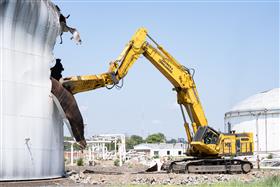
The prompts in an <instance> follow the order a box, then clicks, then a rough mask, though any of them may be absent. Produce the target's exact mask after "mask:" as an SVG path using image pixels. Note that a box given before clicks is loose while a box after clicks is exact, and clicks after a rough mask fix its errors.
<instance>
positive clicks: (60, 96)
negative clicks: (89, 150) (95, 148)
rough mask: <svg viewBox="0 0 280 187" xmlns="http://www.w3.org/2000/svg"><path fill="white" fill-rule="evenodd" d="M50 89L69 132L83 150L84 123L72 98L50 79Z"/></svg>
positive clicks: (60, 85)
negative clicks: (66, 121)
mask: <svg viewBox="0 0 280 187" xmlns="http://www.w3.org/2000/svg"><path fill="white" fill-rule="evenodd" d="M51 81H52V89H51V92H52V93H53V94H54V95H55V97H56V98H57V100H58V101H59V103H60V105H61V107H62V109H63V111H64V113H65V116H66V118H67V119H68V121H69V123H70V126H71V131H72V133H73V135H74V137H75V139H76V141H77V142H78V143H79V144H80V146H81V147H82V148H85V146H86V141H85V137H84V122H83V118H82V115H81V112H80V110H79V108H78V105H77V103H76V100H75V98H74V96H73V95H72V94H71V93H70V92H69V91H68V90H66V89H65V88H64V87H63V86H62V84H61V83H60V82H58V81H57V80H55V79H54V78H51Z"/></svg>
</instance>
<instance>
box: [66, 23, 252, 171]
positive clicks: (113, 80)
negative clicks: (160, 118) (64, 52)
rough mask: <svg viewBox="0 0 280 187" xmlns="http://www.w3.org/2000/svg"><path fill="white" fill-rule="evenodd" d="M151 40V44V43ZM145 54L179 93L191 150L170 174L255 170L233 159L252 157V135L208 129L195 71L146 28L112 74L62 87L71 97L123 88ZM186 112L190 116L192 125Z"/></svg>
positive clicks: (115, 64)
mask: <svg viewBox="0 0 280 187" xmlns="http://www.w3.org/2000/svg"><path fill="white" fill-rule="evenodd" d="M148 39H149V41H151V43H153V45H152V44H150V43H149V42H148ZM141 55H143V56H144V57H146V58H147V59H148V61H150V62H151V63H152V64H153V65H154V66H155V67H156V68H157V69H158V70H159V71H160V72H161V73H162V75H164V76H165V77H166V78H167V80H169V81H170V83H171V84H172V85H173V86H174V88H173V90H174V91H176V92H177V102H178V104H179V105H180V108H181V112H182V116H183V120H184V127H185V131H186V136H187V141H188V144H189V146H188V148H187V150H186V155H187V157H186V158H185V159H182V160H177V161H173V162H171V163H170V164H169V165H168V167H167V171H168V172H185V173H224V172H227V173H232V172H243V173H248V172H250V170H251V169H252V168H253V165H252V163H251V162H249V161H247V160H240V159H234V156H240V155H252V154H253V150H254V147H253V146H254V144H253V134H252V133H234V132H232V133H221V132H218V131H216V130H215V129H213V128H211V127H210V126H208V122H207V119H206V116H205V113H204V111H203V108H202V104H201V102H200V99H199V96H198V92H197V89H196V85H195V82H194V79H193V78H194V70H192V69H190V68H187V67H185V66H183V65H182V64H180V63H178V62H177V60H176V59H175V58H174V57H173V56H172V55H170V54H169V53H168V52H167V51H166V50H165V49H164V48H163V47H162V46H161V45H159V44H158V43H157V42H156V41H155V40H154V39H153V38H152V37H151V36H150V35H149V34H148V33H147V30H146V29H145V28H140V29H139V30H138V31H137V32H136V33H135V35H134V36H133V37H132V38H131V40H130V41H129V43H128V44H127V45H126V46H125V48H124V50H123V51H122V53H121V54H120V56H119V57H118V58H117V59H116V60H114V61H113V62H111V63H110V66H109V71H108V72H106V73H102V74H98V75H82V76H73V77H67V78H64V79H63V82H62V84H63V86H64V87H65V88H66V89H67V90H69V91H70V92H71V93H72V94H76V93H80V92H85V91H90V90H94V89H97V88H102V87H107V88H109V89H110V88H112V87H114V86H116V87H120V84H121V81H122V80H123V78H124V77H125V76H126V75H127V73H128V71H129V69H130V68H131V67H132V65H133V64H134V63H135V61H136V60H137V59H138V58H139V57H140V56H141ZM185 113H187V114H188V116H189V120H190V124H189V123H188V122H187V119H186V116H185Z"/></svg>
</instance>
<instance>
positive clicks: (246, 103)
mask: <svg viewBox="0 0 280 187" xmlns="http://www.w3.org/2000/svg"><path fill="white" fill-rule="evenodd" d="M225 125H226V126H227V128H228V130H235V131H236V132H253V133H254V145H255V146H254V147H255V150H254V151H255V153H273V152H275V153H280V88H275V89H272V90H269V91H265V92H261V93H259V94H256V95H253V96H251V97H249V98H247V99H245V100H243V101H241V102H240V103H238V104H237V105H235V106H234V107H233V108H232V109H231V110H230V111H229V112H227V113H226V114H225Z"/></svg>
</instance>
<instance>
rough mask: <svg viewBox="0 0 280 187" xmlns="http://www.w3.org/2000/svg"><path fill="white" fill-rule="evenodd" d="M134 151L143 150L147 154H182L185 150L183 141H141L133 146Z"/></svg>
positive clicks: (160, 155)
mask: <svg viewBox="0 0 280 187" xmlns="http://www.w3.org/2000/svg"><path fill="white" fill-rule="evenodd" d="M134 150H135V151H136V152H144V153H145V154H146V155H147V156H150V157H154V156H159V157H164V156H183V155H184V153H185V152H186V144H184V143H175V144H172V143H153V144H149V143H142V144H139V145H136V146H134Z"/></svg>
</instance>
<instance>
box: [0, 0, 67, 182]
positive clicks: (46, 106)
mask: <svg viewBox="0 0 280 187" xmlns="http://www.w3.org/2000/svg"><path fill="white" fill-rule="evenodd" d="M59 30H60V25H59V17H58V14H57V12H56V8H55V6H54V4H52V3H51V2H50V1H49V0H41V1H39V0H36V1H22V0H10V1H9V0H1V1H0V52H1V54H0V56H1V60H0V71H1V72H0V181H5V180H30V179H46V178H56V177H61V176H63V175H64V156H63V122H62V118H61V117H60V116H59V112H58V110H57V108H56V106H55V104H54V102H53V99H52V95H51V81H50V78H49V77H50V70H49V66H50V62H52V60H53V55H52V51H53V48H54V44H55V41H56V37H57V36H58V35H59V32H60V31H59Z"/></svg>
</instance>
